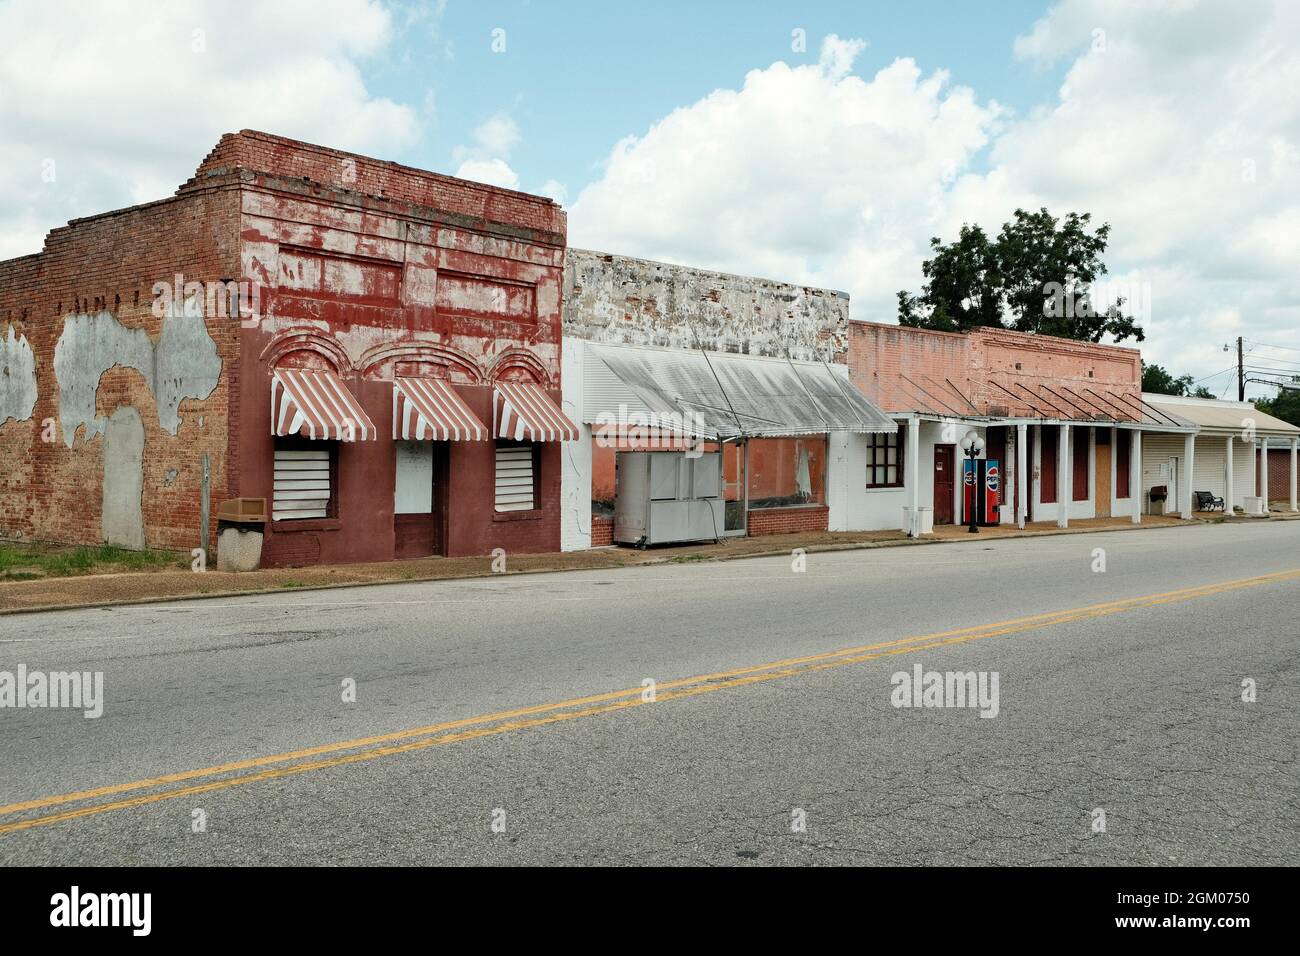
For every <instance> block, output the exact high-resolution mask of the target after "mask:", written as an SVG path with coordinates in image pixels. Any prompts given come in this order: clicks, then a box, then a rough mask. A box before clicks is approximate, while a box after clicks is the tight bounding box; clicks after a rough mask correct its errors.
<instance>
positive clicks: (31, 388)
mask: <svg viewBox="0 0 1300 956" xmlns="http://www.w3.org/2000/svg"><path fill="white" fill-rule="evenodd" d="M35 408H36V356H35V355H33V354H32V347H31V346H30V345H29V344H28V343H27V336H25V335H19V334H18V332H17V330H16V329H15V328H14V327H13V326H12V325H11V326H9V327H8V329H7V330H6V332H5V334H4V335H0V422H4V421H6V420H7V419H13V420H15V421H20V422H23V421H27V420H28V419H30V418H31V417H32V411H33V409H35Z"/></svg>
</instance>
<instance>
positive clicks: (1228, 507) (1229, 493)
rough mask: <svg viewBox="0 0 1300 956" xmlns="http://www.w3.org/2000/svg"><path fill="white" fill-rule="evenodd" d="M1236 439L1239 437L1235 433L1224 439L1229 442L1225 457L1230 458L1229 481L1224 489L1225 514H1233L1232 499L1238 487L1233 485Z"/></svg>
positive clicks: (1226, 446)
mask: <svg viewBox="0 0 1300 956" xmlns="http://www.w3.org/2000/svg"><path fill="white" fill-rule="evenodd" d="M1236 440H1237V438H1236V436H1235V435H1229V436H1228V437H1227V438H1225V439H1224V441H1225V442H1226V443H1227V444H1226V445H1225V446H1224V447H1225V455H1224V457H1225V458H1227V460H1228V481H1227V487H1226V488H1225V489H1224V491H1223V512H1224V514H1232V499H1233V497H1234V492H1235V491H1236V488H1234V487H1233V470H1234V469H1233V464H1232V443H1233V442H1234V441H1236Z"/></svg>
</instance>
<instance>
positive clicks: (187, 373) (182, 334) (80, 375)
mask: <svg viewBox="0 0 1300 956" xmlns="http://www.w3.org/2000/svg"><path fill="white" fill-rule="evenodd" d="M115 365H120V366H122V367H123V368H133V369H135V370H136V371H138V372H139V373H140V374H141V375H142V376H144V380H145V381H146V382H148V384H149V388H150V390H151V392H152V393H153V397H154V402H155V404H156V406H157V409H158V424H159V427H161V428H162V429H163V430H164V431H166V432H167V433H169V434H171V435H175V434H176V432H177V430H178V429H179V428H180V424H181V416H180V405H181V402H182V401H184V400H185V399H187V398H195V399H200V400H201V399H204V398H207V397H208V396H209V395H211V394H212V392H213V390H214V389H215V388H216V387H217V382H218V380H219V379H220V378H221V358H220V356H219V355H218V354H217V343H216V342H215V341H214V340H213V339H212V336H211V335H209V334H208V329H207V325H206V324H205V322H204V321H203V302H202V299H201V298H200V297H197V296H191V297H190V298H189V299H188V300H186V302H185V305H184V309H183V313H182V314H175V313H173V314H172V315H171V316H169V317H167V318H166V319H164V320H163V325H162V331H161V332H160V333H159V336H158V341H157V342H156V343H155V342H153V341H151V340H150V338H149V334H148V333H147V332H145V330H144V329H128V328H127V327H126V326H124V325H122V324H121V323H120V322H118V320H117V318H116V317H115V316H114V315H113V314H112V313H111V312H108V311H107V310H105V311H101V312H97V313H94V314H81V315H70V316H68V317H67V318H65V319H64V320H63V334H62V335H60V336H59V341H58V344H56V345H55V347H54V374H55V377H56V378H57V379H58V383H59V418H60V421H61V424H62V428H63V438H64V441H65V442H67V445H68V447H69V448H71V447H72V444H73V442H74V440H75V438H76V432H77V428H78V426H81V425H84V426H85V432H84V437H85V440H86V441H90V439H92V438H94V437H95V435H96V434H98V433H99V432H102V431H103V430H104V422H103V420H102V419H98V418H96V417H95V392H96V390H97V389H98V388H99V380H100V377H101V376H103V374H104V373H105V372H106V371H108V370H109V369H110V368H112V367H113V366H115Z"/></svg>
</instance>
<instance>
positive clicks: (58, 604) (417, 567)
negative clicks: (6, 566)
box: [0, 515, 1222, 614]
mask: <svg viewBox="0 0 1300 956" xmlns="http://www.w3.org/2000/svg"><path fill="white" fill-rule="evenodd" d="M1205 520H1222V516H1209V515H1206V516H1205ZM1199 523H1201V521H1199V520H1198V521H1195V522H1184V521H1181V520H1180V519H1178V518H1175V517H1169V516H1164V517H1151V516H1148V517H1145V518H1143V521H1142V524H1141V525H1134V524H1133V523H1132V521H1131V520H1130V519H1129V518H1127V517H1123V518H1095V519H1091V520H1082V521H1074V522H1071V524H1070V527H1069V529H1068V530H1064V531H1063V530H1061V529H1059V528H1057V527H1056V525H1055V524H1054V523H1051V522H1039V523H1031V524H1029V525H1028V526H1027V527H1026V528H1025V530H1023V531H1021V530H1019V529H1018V528H1016V527H1015V526H1014V525H1010V526H1006V527H997V528H981V529H980V533H979V534H970V533H969V532H968V531H967V529H966V528H965V527H964V526H958V525H945V526H941V527H939V528H937V529H936V530H935V533H934V534H933V535H927V536H926V537H925V538H922V539H919V540H912V539H910V538H908V537H906V536H905V535H904V534H903V533H902V532H899V531H858V532H820V533H816V534H790V535H771V536H765V537H759V538H732V539H728V540H726V541H724V542H722V543H719V544H713V543H707V544H696V545H686V546H682V547H671V548H654V549H649V550H645V551H638V550H635V549H631V548H618V547H609V548H597V549H594V550H591V551H573V552H566V553H559V554H519V555H508V556H507V557H506V570H505V573H506V574H528V573H539V572H548V571H576V570H591V569H595V570H599V569H602V568H624V567H632V566H638V565H648V564H677V563H683V562H692V561H725V560H729V559H735V558H749V557H761V556H768V555H776V554H787V555H788V554H790V553H791V552H792V551H793V550H794V549H796V548H802V549H804V550H805V551H807V552H809V553H814V552H819V551H842V550H855V549H861V548H887V547H919V546H923V545H928V544H943V543H948V544H952V543H960V542H963V541H964V542H971V543H974V542H979V541H988V540H990V539H994V538H997V539H1002V538H1023V537H1036V536H1042V535H1054V534H1083V533H1087V532H1097V531H1137V530H1142V529H1145V528H1168V527H1191V526H1193V525H1194V524H1199ZM493 573H494V572H493V570H492V559H491V558H490V557H472V558H419V559H415V560H407V561H380V562H372V563H368V564H340V565H330V566H313V567H307V568H276V569H270V570H263V571H252V572H247V573H244V574H234V573H230V572H222V571H205V572H202V573H196V572H193V571H188V570H183V571H177V570H170V569H168V570H156V571H144V572H124V573H111V574H94V575H84V576H79V577H62V578H42V579H39V580H34V581H9V582H4V583H0V614H14V613H21V612H24V611H46V610H55V609H59V608H77V607H103V606H108V605H115V604H147V603H152V602H158V601H170V600H184V599H190V598H204V597H219V596H223V595H233V594H269V593H277V592H280V591H284V590H300V589H305V590H312V589H320V588H335V587H354V586H358V585H365V584H386V583H395V582H403V581H440V580H452V579H458V578H477V577H487V576H489V575H491V574H493Z"/></svg>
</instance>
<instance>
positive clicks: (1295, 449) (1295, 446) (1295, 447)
mask: <svg viewBox="0 0 1300 956" xmlns="http://www.w3.org/2000/svg"><path fill="white" fill-rule="evenodd" d="M1297 453H1300V438H1292V439H1291V510H1292V511H1300V508H1297V507H1296V454H1297Z"/></svg>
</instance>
